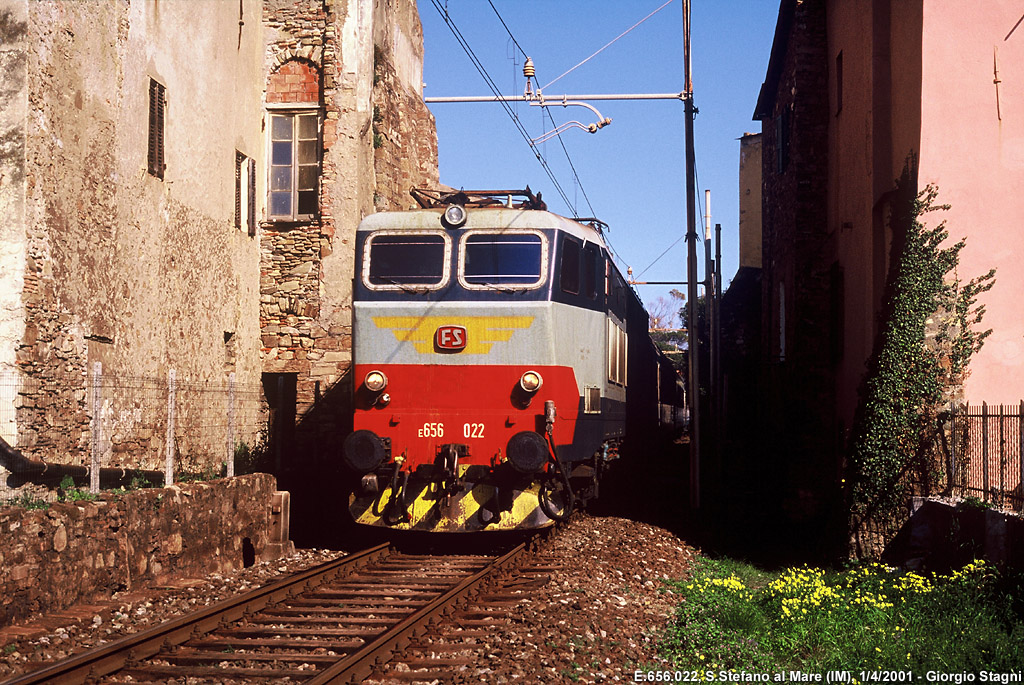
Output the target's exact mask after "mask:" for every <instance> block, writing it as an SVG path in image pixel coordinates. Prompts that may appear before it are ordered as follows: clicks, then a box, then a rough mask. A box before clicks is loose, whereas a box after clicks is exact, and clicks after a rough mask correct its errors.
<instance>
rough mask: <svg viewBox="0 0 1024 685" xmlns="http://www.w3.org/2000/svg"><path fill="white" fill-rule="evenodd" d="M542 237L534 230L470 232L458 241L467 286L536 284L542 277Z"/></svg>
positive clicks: (530, 285)
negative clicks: (460, 243) (527, 231)
mask: <svg viewBox="0 0 1024 685" xmlns="http://www.w3.org/2000/svg"><path fill="white" fill-rule="evenodd" d="M543 257H544V246H543V238H542V236H540V235H539V234H536V233H507V232H506V233H471V234H467V235H466V236H465V238H464V239H463V244H462V276H463V280H464V282H465V283H466V284H467V285H469V286H474V285H477V286H489V285H510V286H516V285H518V286H529V287H532V286H536V285H538V284H540V282H541V281H542V280H543V274H544V271H543V261H544V259H543Z"/></svg>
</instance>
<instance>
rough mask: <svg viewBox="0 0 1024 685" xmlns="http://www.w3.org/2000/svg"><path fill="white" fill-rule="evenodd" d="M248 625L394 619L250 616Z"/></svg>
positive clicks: (362, 622) (364, 622)
mask: <svg viewBox="0 0 1024 685" xmlns="http://www.w3.org/2000/svg"><path fill="white" fill-rule="evenodd" d="M246 622H247V623H248V624H249V625H318V626H325V627H327V626H336V625H338V624H339V623H342V624H350V625H357V626H390V625H393V624H394V622H395V619H394V617H393V616H388V617H384V618H370V617H364V616H349V617H346V618H344V619H341V618H334V617H332V618H320V617H316V616H260V615H256V616H250V617H249V618H248V619H246Z"/></svg>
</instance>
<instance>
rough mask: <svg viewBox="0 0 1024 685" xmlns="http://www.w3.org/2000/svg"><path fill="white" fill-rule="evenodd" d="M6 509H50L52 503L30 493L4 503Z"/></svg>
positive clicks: (24, 493)
mask: <svg viewBox="0 0 1024 685" xmlns="http://www.w3.org/2000/svg"><path fill="white" fill-rule="evenodd" d="M3 504H4V506H6V507H21V508H22V509H49V508H50V503H49V502H47V501H46V500H44V499H41V498H39V497H36V496H35V495H33V494H32V493H30V492H23V493H21V494H20V495H18V496H17V497H12V498H11V499H9V500H7V501H6V502H4V503H3Z"/></svg>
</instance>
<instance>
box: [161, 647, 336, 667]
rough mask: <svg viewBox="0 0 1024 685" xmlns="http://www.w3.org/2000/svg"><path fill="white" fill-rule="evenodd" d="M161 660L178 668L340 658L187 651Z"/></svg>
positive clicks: (323, 661)
mask: <svg viewBox="0 0 1024 685" xmlns="http://www.w3.org/2000/svg"><path fill="white" fill-rule="evenodd" d="M160 660H161V661H166V662H168V663H170V664H172V665H177V666H187V665H198V664H203V663H220V662H224V661H235V662H246V661H253V662H259V661H266V662H271V663H289V662H297V663H307V662H308V663H321V664H333V663H334V662H336V661H337V660H338V656H337V655H333V654H309V653H306V652H266V653H255V652H232V653H228V654H225V653H224V652H205V651H197V650H185V651H184V653H182V652H175V653H173V654H161V655H160Z"/></svg>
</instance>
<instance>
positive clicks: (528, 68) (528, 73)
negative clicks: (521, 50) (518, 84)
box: [523, 57, 537, 78]
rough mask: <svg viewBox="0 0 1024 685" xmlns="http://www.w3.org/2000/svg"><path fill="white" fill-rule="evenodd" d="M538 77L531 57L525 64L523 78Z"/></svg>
mask: <svg viewBox="0 0 1024 685" xmlns="http://www.w3.org/2000/svg"><path fill="white" fill-rule="evenodd" d="M536 75H537V70H536V69H534V68H533V60H532V59H530V58H529V57H527V58H526V61H525V62H523V76H525V77H526V78H533V77H535V76H536Z"/></svg>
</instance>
